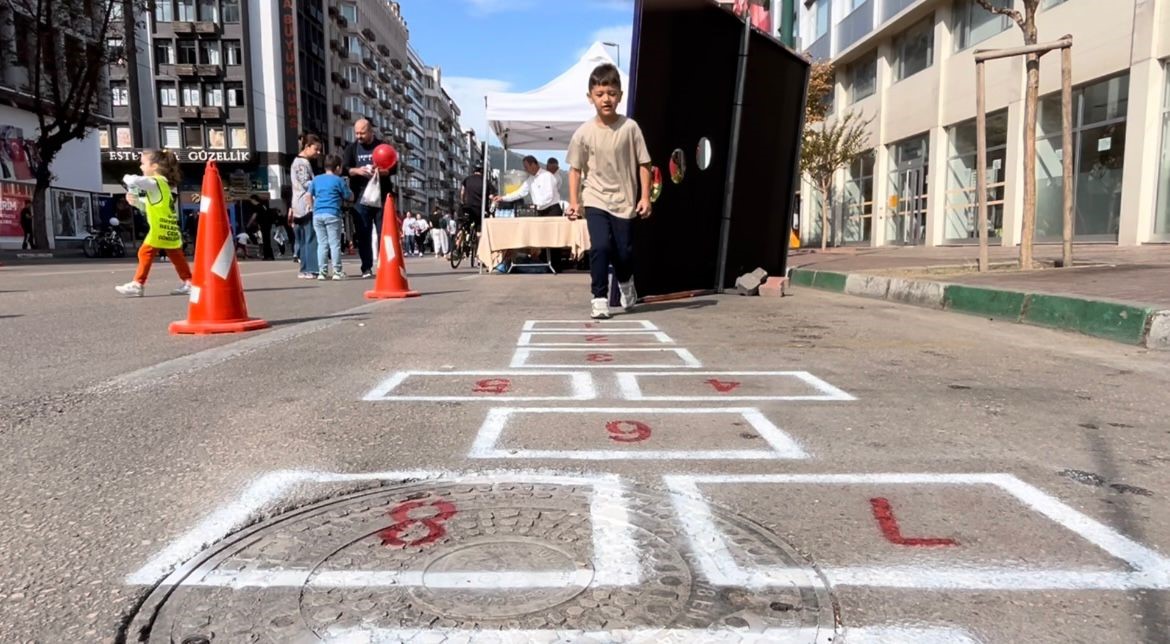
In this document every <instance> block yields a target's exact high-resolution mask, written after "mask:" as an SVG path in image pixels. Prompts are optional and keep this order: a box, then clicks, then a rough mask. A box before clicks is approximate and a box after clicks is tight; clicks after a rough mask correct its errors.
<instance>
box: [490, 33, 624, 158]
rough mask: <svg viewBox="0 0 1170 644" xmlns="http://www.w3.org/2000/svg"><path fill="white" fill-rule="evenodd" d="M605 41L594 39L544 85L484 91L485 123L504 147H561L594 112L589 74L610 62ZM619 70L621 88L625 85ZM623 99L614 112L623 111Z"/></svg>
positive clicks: (565, 144)
mask: <svg viewBox="0 0 1170 644" xmlns="http://www.w3.org/2000/svg"><path fill="white" fill-rule="evenodd" d="M613 62H614V60H613V58H611V57H610V55H609V52H608V51H607V50H606V48H605V45H603V44H601V43H600V42H595V43H593V45H592V46H591V47H589V50H588V51H587V52H585V55H584V56H582V57H581V59H580V60H578V61H577V62H576V63H575V64H574V65H573V66H572V67H570V68H569V69H567V70H565V71H564V73H562V74H561V75H560V76H557V77H556V78H554V79H553V80H552V81H550V82H549V83H548V84H547V85H545V86H544V87H541V88H540V89H535V90H532V91H530V92H519V93H503V92H500V93H495V94H488V95H487V96H486V97H485V99H486V101H487V120H488V127H490V128H491V130H492V131H493V132H495V134H496V136H497V137H499V139H500V142H501V143H503V144H504V147H505V148H510V149H520V150H565V149H568V147H569V140H570V139H572V138H573V133H574V132H576V131H577V128H578V127H580V125H581V124H582V123H584V122H585V121H588V120H589V119H591V118H593V117H594V116H595V115H596V114H597V112H596V110H594V109H593V106H592V105H590V104H589V101H588V99H587V98H586V95H587V94H588V93H589V75H590V74H591V73H593V70H594V69H595V68H596V67H597V66H598V65H601V64H604V63H610V64H613ZM628 84H629V83H628V79H627V78H626V75H625V74H624V73H623V74H622V88H623V89H628ZM625 108H626V105H625V100H624V99H623V100H622V104H621V105H619V106H618V113H619V114H621V113H624V112H625Z"/></svg>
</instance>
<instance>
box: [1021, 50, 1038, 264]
mask: <svg viewBox="0 0 1170 644" xmlns="http://www.w3.org/2000/svg"><path fill="white" fill-rule="evenodd" d="M1027 69H1028V89H1027V93H1026V94H1025V97H1024V222H1023V223H1024V225H1023V236H1022V238H1021V239H1020V270H1023V271H1030V270H1032V240H1033V238H1034V237H1035V236H1036V116H1037V112H1038V110H1039V101H1040V56H1039V55H1038V54H1028V58H1027Z"/></svg>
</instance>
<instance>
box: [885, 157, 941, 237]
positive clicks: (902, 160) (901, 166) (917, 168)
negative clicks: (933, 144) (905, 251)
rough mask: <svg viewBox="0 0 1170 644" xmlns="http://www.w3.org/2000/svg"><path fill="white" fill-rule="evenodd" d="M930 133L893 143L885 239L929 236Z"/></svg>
mask: <svg viewBox="0 0 1170 644" xmlns="http://www.w3.org/2000/svg"><path fill="white" fill-rule="evenodd" d="M929 156H930V137H929V136H928V135H926V134H922V135H919V136H916V137H913V138H909V139H905V140H902V141H899V142H897V143H894V144H892V145H891V146H890V160H891V162H892V165H893V170H891V171H890V199H889V204H888V206H889V214H890V217H889V218H888V219H887V225H886V241H888V242H890V243H892V244H908V245H913V244H920V243H922V242H923V241H924V240H925V239H926V208H927V186H928V185H929V183H928V182H927V174H928V167H929V166H928V161H929Z"/></svg>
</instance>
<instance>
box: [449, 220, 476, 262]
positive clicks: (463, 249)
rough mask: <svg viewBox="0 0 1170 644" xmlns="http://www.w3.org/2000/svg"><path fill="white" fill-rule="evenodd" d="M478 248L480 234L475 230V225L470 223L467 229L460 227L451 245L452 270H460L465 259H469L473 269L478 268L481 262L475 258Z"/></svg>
mask: <svg viewBox="0 0 1170 644" xmlns="http://www.w3.org/2000/svg"><path fill="white" fill-rule="evenodd" d="M478 248H479V232H478V231H477V230H476V229H475V223H474V222H469V223H468V225H467V226H466V227H460V228H459V232H457V233H455V241H454V242H453V243H452V244H451V260H450V261H451V268H459V265H460V264H461V263H463V258H464V257H466V258H468V260H469V265H470V266H471V267H472V268H475V267H476V266H478V265H479V260H478V259H477V258H476V256H475V253H476V250H477V249H478Z"/></svg>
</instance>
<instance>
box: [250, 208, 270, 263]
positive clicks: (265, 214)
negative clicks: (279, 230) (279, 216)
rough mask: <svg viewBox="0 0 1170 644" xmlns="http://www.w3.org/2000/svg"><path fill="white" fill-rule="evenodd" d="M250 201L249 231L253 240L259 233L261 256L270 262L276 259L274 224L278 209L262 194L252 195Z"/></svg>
mask: <svg viewBox="0 0 1170 644" xmlns="http://www.w3.org/2000/svg"><path fill="white" fill-rule="evenodd" d="M250 203H251V210H252V214H251V217H250V218H249V219H248V224H247V226H246V227H247V229H248V233H249V234H250V235H251V236H252V240H253V241H255V240H256V235H257V234H258V235H259V236H260V251H261V255H260V256H261V257H262V258H263V260H264V261H266V262H270V261H272V260H274V259H276V256H275V255H274V254H273V253H272V224H274V223H276V211H275V210H273V209H271V208H269V207H268V204H266V203H264V200H263V199H261V198H260V195H252V198H251V201H250Z"/></svg>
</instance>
